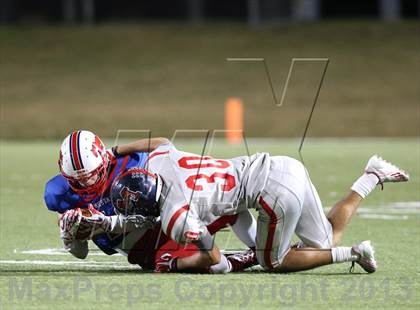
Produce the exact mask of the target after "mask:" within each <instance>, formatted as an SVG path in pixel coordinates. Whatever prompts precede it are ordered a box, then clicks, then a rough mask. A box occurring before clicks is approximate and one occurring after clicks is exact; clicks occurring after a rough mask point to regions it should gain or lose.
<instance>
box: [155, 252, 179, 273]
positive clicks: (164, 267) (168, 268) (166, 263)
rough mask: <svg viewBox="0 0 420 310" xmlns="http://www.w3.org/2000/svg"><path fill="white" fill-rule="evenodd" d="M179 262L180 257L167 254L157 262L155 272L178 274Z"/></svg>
mask: <svg viewBox="0 0 420 310" xmlns="http://www.w3.org/2000/svg"><path fill="white" fill-rule="evenodd" d="M177 261H178V257H172V255H171V254H170V253H165V254H163V255H161V256H160V257H159V258H158V259H157V260H156V266H155V272H177V271H178V268H177Z"/></svg>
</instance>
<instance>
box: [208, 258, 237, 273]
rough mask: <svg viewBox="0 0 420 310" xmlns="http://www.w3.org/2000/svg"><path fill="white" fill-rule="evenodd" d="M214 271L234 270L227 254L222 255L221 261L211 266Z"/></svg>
mask: <svg viewBox="0 0 420 310" xmlns="http://www.w3.org/2000/svg"><path fill="white" fill-rule="evenodd" d="M210 270H211V272H212V273H228V272H230V271H231V270H232V264H231V263H230V261H228V259H227V258H226V256H224V255H223V254H222V255H220V263H218V264H216V265H213V266H211V267H210Z"/></svg>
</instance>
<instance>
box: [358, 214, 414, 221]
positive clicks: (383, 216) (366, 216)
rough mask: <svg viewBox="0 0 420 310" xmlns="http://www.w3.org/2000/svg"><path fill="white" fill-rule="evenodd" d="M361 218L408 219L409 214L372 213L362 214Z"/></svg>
mask: <svg viewBox="0 0 420 310" xmlns="http://www.w3.org/2000/svg"><path fill="white" fill-rule="evenodd" d="M360 217H361V218H364V219H373V220H387V221H389V220H402V221H404V220H408V219H409V216H408V215H387V214H376V213H371V214H361V215H360Z"/></svg>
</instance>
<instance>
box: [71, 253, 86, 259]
mask: <svg viewBox="0 0 420 310" xmlns="http://www.w3.org/2000/svg"><path fill="white" fill-rule="evenodd" d="M70 253H71V254H72V255H73V256H74V257H76V258H78V259H85V258H86V257H87V255H88V252H87V251H86V252H72V251H70Z"/></svg>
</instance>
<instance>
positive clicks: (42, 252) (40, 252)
mask: <svg viewBox="0 0 420 310" xmlns="http://www.w3.org/2000/svg"><path fill="white" fill-rule="evenodd" d="M14 253H20V254H32V255H69V252H67V251H65V250H63V249H39V250H23V251H20V252H19V251H18V250H15V251H14ZM114 255H115V256H122V255H121V254H119V253H117V254H114ZM89 256H108V255H106V254H105V253H103V252H99V251H98V252H94V251H90V252H89Z"/></svg>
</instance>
